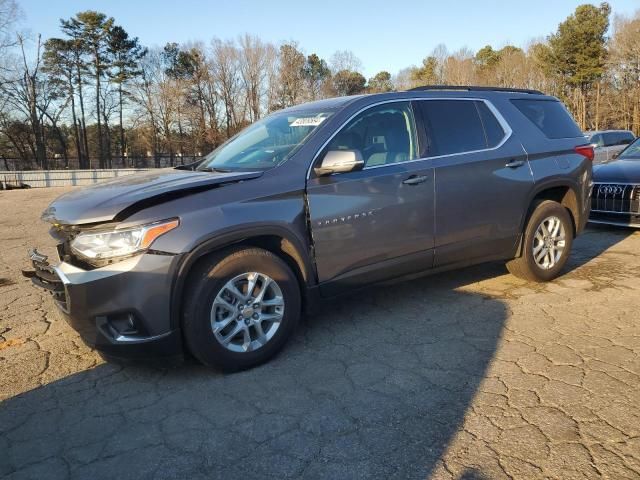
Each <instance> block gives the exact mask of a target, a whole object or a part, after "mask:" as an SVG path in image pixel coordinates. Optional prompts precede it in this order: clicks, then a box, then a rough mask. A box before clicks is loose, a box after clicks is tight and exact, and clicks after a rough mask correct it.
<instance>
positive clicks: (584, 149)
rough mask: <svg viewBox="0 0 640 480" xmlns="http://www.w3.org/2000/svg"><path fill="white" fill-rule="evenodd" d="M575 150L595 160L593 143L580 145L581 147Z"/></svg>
mask: <svg viewBox="0 0 640 480" xmlns="http://www.w3.org/2000/svg"><path fill="white" fill-rule="evenodd" d="M574 150H575V151H576V153H579V154H580V155H582V156H583V157H586V158H588V159H589V160H590V161H592V162H593V157H594V153H593V147H592V146H591V145H580V146H579V147H576V148H575V149H574Z"/></svg>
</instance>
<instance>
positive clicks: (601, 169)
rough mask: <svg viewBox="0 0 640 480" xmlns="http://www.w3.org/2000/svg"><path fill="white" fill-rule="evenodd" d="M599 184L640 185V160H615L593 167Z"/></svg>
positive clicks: (595, 178) (594, 179) (594, 175)
mask: <svg viewBox="0 0 640 480" xmlns="http://www.w3.org/2000/svg"><path fill="white" fill-rule="evenodd" d="M593 181H594V182H597V183H640V160H615V161H613V162H611V163H606V164H604V165H595V166H594V167H593Z"/></svg>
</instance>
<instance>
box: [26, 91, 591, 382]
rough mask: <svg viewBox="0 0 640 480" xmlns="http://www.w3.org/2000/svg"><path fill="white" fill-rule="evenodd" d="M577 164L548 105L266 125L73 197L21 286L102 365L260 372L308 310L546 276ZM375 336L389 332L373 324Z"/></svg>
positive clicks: (451, 98)
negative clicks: (467, 279)
mask: <svg viewBox="0 0 640 480" xmlns="http://www.w3.org/2000/svg"><path fill="white" fill-rule="evenodd" d="M592 159H593V149H592V147H591V146H590V145H589V144H588V143H587V142H586V140H585V137H584V135H583V134H582V132H581V131H580V129H579V128H578V127H577V125H576V124H575V122H574V121H573V119H572V118H571V116H570V115H569V113H568V112H567V110H566V109H565V107H564V106H563V105H562V103H560V102H559V101H558V99H557V98H554V97H549V96H546V95H543V94H541V93H540V92H537V91H530V90H508V89H491V88H481V87H446V88H437V87H423V88H419V89H414V90H412V91H407V92H393V93H385V94H377V95H362V96H353V97H344V98H335V99H330V100H322V101H318V102H313V103H308V104H303V105H299V106H295V107H291V108H288V109H285V110H282V111H278V112H275V113H273V114H271V115H269V116H268V117H266V118H264V119H262V120H260V121H258V122H256V123H255V124H253V125H251V126H249V127H248V128H246V129H245V130H244V131H242V132H241V133H239V134H238V135H236V136H235V137H233V138H231V139H230V140H229V141H228V142H227V143H225V144H223V145H222V146H220V147H219V148H218V149H216V150H215V151H213V152H212V153H211V154H209V155H208V156H207V157H206V158H204V160H203V161H202V162H201V163H200V164H199V165H198V166H197V167H196V168H195V169H194V170H193V171H185V170H177V169H162V170H155V171H152V172H148V173H143V174H140V175H135V176H130V177H126V178H121V179H117V180H113V181H109V182H106V183H103V184H100V185H97V186H92V187H89V188H85V189H82V190H76V191H72V192H70V193H67V194H65V195H63V196H61V197H60V198H58V199H57V200H55V201H54V202H53V203H52V204H51V205H50V207H49V208H48V209H47V210H46V211H45V212H44V214H43V218H44V220H46V221H48V222H50V223H51V233H52V235H53V237H54V238H55V239H56V241H57V244H58V254H59V257H60V262H59V263H57V264H56V265H53V264H50V263H49V260H48V259H47V258H46V257H45V256H43V255H40V254H39V253H38V252H37V251H35V250H34V251H32V253H31V260H32V262H33V266H34V268H35V270H34V271H31V272H27V274H28V275H30V276H31V277H32V279H33V281H34V283H35V284H36V285H38V286H40V287H43V288H45V289H47V290H49V291H50V292H51V293H52V294H53V296H54V300H55V302H56V304H57V305H58V306H59V307H60V309H61V310H62V311H63V312H64V313H65V315H66V316H67V318H68V321H69V323H70V324H71V325H72V326H73V328H75V329H76V330H77V331H78V332H80V335H81V336H82V338H83V339H84V341H85V342H86V343H88V344H89V345H91V346H93V347H95V348H96V349H98V350H99V351H100V352H101V353H102V354H104V355H105V356H107V357H108V358H147V357H157V356H162V357H168V356H175V355H182V354H183V353H186V352H189V353H190V354H192V355H193V356H195V357H196V358H197V359H198V360H200V361H201V362H203V363H205V364H207V365H215V366H218V367H222V368H224V369H228V370H235V369H240V368H247V367H250V366H252V365H256V364H258V363H261V362H264V361H266V360H267V359H268V358H270V357H271V356H272V355H274V354H275V353H276V352H277V351H278V350H279V349H280V348H281V347H282V346H283V345H284V343H285V341H286V340H287V339H288V338H289V337H290V336H291V333H292V332H293V330H294V328H295V326H296V324H297V322H298V319H299V318H300V316H301V312H302V311H303V310H304V309H305V308H311V307H313V306H314V305H315V304H316V303H317V302H318V301H319V300H321V299H323V298H327V297H331V296H334V295H336V294H341V293H347V292H354V291H356V290H357V291H359V292H360V293H358V294H359V295H366V294H367V291H366V289H367V288H368V287H369V286H370V285H372V284H375V283H378V282H381V281H386V280H390V279H396V278H402V277H406V276H413V275H416V274H418V273H424V272H437V271H443V270H449V269H453V268H459V267H463V266H467V265H471V264H477V263H480V262H486V261H495V260H498V261H506V262H507V267H508V268H509V270H510V271H511V272H512V273H514V274H516V275H518V276H520V277H523V278H526V279H529V280H532V281H548V280H551V279H553V278H555V277H556V276H558V275H559V274H560V272H561V270H562V268H563V266H564V264H565V262H566V261H567V258H568V256H569V252H570V250H571V246H572V242H573V239H574V237H575V236H576V235H578V234H580V232H582V230H583V228H584V227H585V224H586V222H587V219H588V216H589V206H590V198H589V195H590V191H591V172H592V167H591V161H592ZM390 321H392V319H390Z"/></svg>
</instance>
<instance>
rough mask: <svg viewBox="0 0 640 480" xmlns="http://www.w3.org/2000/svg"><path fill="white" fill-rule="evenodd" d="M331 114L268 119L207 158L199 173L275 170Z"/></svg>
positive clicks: (242, 132) (296, 115)
mask: <svg viewBox="0 0 640 480" xmlns="http://www.w3.org/2000/svg"><path fill="white" fill-rule="evenodd" d="M332 114H333V112H329V111H325V112H311V111H300V112H292V113H281V114H278V113H275V114H273V115H269V116H268V117H266V118H263V119H262V120H260V121H258V122H256V123H254V124H253V125H250V126H249V127H247V128H245V129H244V130H243V131H241V132H240V133H239V134H237V135H236V136H235V137H232V138H231V139H230V140H229V141H227V142H226V143H224V144H222V145H221V146H220V147H218V148H217V149H215V150H214V151H213V152H211V153H210V154H209V155H207V156H206V157H205V158H204V159H203V161H202V163H201V164H200V165H199V166H198V170H201V171H207V170H210V171H233V170H267V169H269V168H273V167H276V166H278V165H280V164H282V163H283V162H284V161H285V160H287V159H288V158H289V156H291V154H292V153H293V152H294V151H295V149H296V147H298V146H300V145H302V144H303V143H304V142H305V141H306V140H307V138H308V137H309V135H311V133H312V132H313V131H314V130H315V129H316V128H318V127H319V126H320V125H321V124H322V122H324V121H325V120H326V119H327V118H329V117H330V116H331V115H332Z"/></svg>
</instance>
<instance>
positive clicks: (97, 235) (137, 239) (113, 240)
mask: <svg viewBox="0 0 640 480" xmlns="http://www.w3.org/2000/svg"><path fill="white" fill-rule="evenodd" d="M178 224H179V221H178V220H177V219H172V220H165V221H162V222H156V223H150V224H148V225H140V226H137V227H132V228H122V229H115V230H109V231H102V232H84V233H80V234H79V235H78V236H76V237H75V238H74V239H73V241H72V242H71V250H72V251H73V252H74V253H76V254H78V255H79V256H81V257H84V258H86V259H88V260H107V259H112V258H116V257H126V256H129V255H133V254H134V253H138V252H141V251H144V250H146V249H147V248H149V247H150V246H151V244H152V243H153V242H154V240H155V239H156V238H158V237H159V236H161V235H163V234H165V233H167V232H168V231H170V230H173V229H174V228H176V227H177V226H178Z"/></svg>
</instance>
